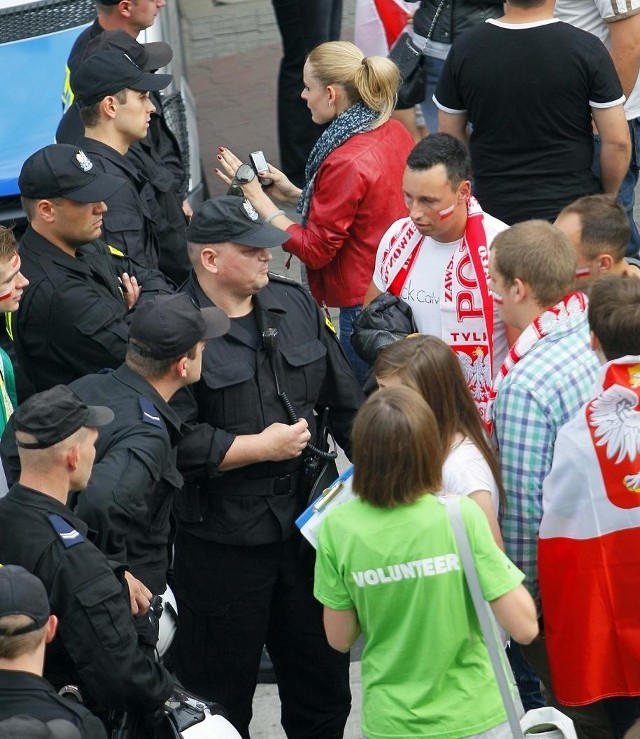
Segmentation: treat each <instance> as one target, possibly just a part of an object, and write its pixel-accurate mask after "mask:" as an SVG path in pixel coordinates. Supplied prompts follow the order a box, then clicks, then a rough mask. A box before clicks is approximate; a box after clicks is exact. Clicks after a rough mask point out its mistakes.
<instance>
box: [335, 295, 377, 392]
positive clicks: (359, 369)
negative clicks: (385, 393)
mask: <svg viewBox="0 0 640 739" xmlns="http://www.w3.org/2000/svg"><path fill="white" fill-rule="evenodd" d="M361 310H362V306H361V305H354V306H353V307H352V308H340V324H339V325H340V343H341V344H342V348H343V349H344V353H345V354H346V355H347V359H348V360H349V364H350V365H351V367H352V368H353V374H354V375H355V376H356V379H357V380H358V382H359V383H360V385H361V386H362V385H364V381H365V380H366V379H367V375H368V374H369V370H370V367H369V365H368V364H367V363H366V362H363V361H362V359H360V357H359V356H358V355H357V354H356V353H355V351H354V349H353V347H352V346H351V334H352V333H353V322H354V321H355V319H356V317H357V316H358V314H359V313H360V311H361Z"/></svg>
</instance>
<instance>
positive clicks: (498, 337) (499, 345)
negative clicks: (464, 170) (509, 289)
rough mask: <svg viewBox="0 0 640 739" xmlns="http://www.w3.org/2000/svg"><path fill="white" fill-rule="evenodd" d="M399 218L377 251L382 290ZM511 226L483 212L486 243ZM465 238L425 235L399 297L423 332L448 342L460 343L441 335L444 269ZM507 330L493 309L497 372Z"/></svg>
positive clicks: (377, 282) (375, 278)
mask: <svg viewBox="0 0 640 739" xmlns="http://www.w3.org/2000/svg"><path fill="white" fill-rule="evenodd" d="M404 220H407V219H401V220H400V221H396V222H395V223H393V224H392V225H391V227H390V228H389V229H387V231H386V233H385V234H384V236H383V237H382V240H381V241H380V245H379V246H378V251H377V253H376V264H375V269H374V272H373V283H374V285H375V286H376V287H377V288H378V290H380V291H381V292H385V291H386V290H388V289H389V284H390V281H389V280H388V279H387V278H386V277H385V276H384V275H383V268H382V261H383V258H384V254H385V251H386V249H387V247H388V243H389V241H390V239H391V237H392V236H393V235H394V234H395V233H397V231H398V230H399V228H400V225H401V223H402V221H404ZM507 228H509V227H508V226H507V225H506V223H503V222H502V221H499V220H498V219H497V218H494V217H493V216H490V215H488V214H487V213H485V214H484V229H485V234H486V236H487V245H488V246H491V242H492V241H493V239H494V238H495V237H496V235H497V234H499V233H500V231H504V230H505V229H507ZM422 238H423V237H422V236H421V235H420V234H418V233H416V234H415V235H414V237H413V239H412V240H415V241H419V240H420V239H422ZM461 241H462V239H461V238H460V239H458V240H457V241H453V242H450V243H442V242H439V241H435V240H434V239H432V238H431V237H430V236H425V237H424V241H423V242H422V244H421V245H419V246H418V247H417V248H418V253H417V255H416V258H415V260H414V262H413V265H412V266H411V271H410V272H409V275H408V277H407V279H406V281H405V283H404V286H403V288H402V293H401V295H400V297H401V298H402V299H403V300H404V301H405V302H406V303H407V304H408V305H409V306H410V308H411V312H412V314H413V320H414V321H415V324H416V328H417V329H418V331H419V332H420V333H421V334H431V335H432V336H438V337H439V338H442V340H443V341H445V342H447V343H448V344H455V343H461V342H459V341H453V340H449V341H447V337H445V336H442V315H441V311H440V294H441V292H442V286H443V281H444V273H445V270H446V268H447V265H448V264H449V262H450V261H451V257H452V255H453V253H454V252H455V250H456V249H457V248H458V247H459V246H460V243H461ZM507 349H508V346H507V334H506V330H505V326H504V323H503V322H502V319H501V318H500V312H499V311H498V310H494V312H493V374H494V376H495V374H496V373H497V372H498V370H499V369H500V366H501V365H502V362H503V360H504V358H505V355H506V353H507Z"/></svg>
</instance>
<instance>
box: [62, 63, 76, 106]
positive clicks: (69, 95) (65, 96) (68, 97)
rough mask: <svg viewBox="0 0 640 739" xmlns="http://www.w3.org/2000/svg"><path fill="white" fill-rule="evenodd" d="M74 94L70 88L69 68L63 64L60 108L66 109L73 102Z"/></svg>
mask: <svg viewBox="0 0 640 739" xmlns="http://www.w3.org/2000/svg"><path fill="white" fill-rule="evenodd" d="M74 98H75V95H74V94H73V90H72V89H71V70H70V69H69V67H68V66H66V65H65V68H64V86H63V88H62V110H63V112H64V111H66V110H67V108H69V107H70V106H71V103H73V100H74Z"/></svg>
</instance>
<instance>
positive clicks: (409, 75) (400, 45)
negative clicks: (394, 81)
mask: <svg viewBox="0 0 640 739" xmlns="http://www.w3.org/2000/svg"><path fill="white" fill-rule="evenodd" d="M388 58H389V59H391V61H392V62H393V63H394V64H395V65H396V66H397V67H398V69H399V70H400V86H399V87H398V101H397V103H396V108H397V109H399V110H403V109H406V108H413V106H414V105H417V104H418V103H421V102H422V101H423V100H424V97H425V84H426V81H425V71H424V56H423V54H422V50H421V49H419V48H418V47H417V46H416V45H415V44H414V42H413V39H412V38H411V36H410V35H409V34H408V33H407V32H406V31H405V32H404V33H402V34H401V35H400V36H399V38H398V40H397V41H396V43H395V44H394V45H393V47H392V48H391V50H390V51H389V54H388Z"/></svg>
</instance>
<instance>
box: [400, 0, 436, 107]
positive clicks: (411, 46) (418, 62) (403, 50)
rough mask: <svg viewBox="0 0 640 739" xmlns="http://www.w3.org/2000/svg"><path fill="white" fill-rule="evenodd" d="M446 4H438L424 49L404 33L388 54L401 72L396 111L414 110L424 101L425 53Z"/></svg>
mask: <svg viewBox="0 0 640 739" xmlns="http://www.w3.org/2000/svg"><path fill="white" fill-rule="evenodd" d="M445 2H447V0H440V2H439V3H438V7H437V8H436V12H435V13H434V15H433V19H432V21H431V26H430V27H429V31H428V33H427V35H426V37H425V42H424V46H423V47H422V49H421V48H419V47H418V46H416V44H415V42H414V40H413V38H412V37H411V36H410V35H409V34H408V33H407V32H406V31H404V33H402V34H400V36H399V37H398V40H397V41H396V42H395V44H394V45H393V47H392V48H391V50H390V51H389V53H388V54H387V58H388V59H391V61H392V62H394V63H395V65H396V66H397V67H398V69H399V70H400V86H399V87H398V100H397V102H396V110H406V109H407V108H413V106H414V105H418V103H421V102H423V101H424V98H425V84H426V77H425V70H424V65H425V59H424V51H425V49H426V48H427V43H428V42H429V39H430V38H431V34H432V33H433V29H434V28H435V25H436V22H437V20H438V18H439V16H440V13H441V12H442V8H443V7H444V4H445Z"/></svg>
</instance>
